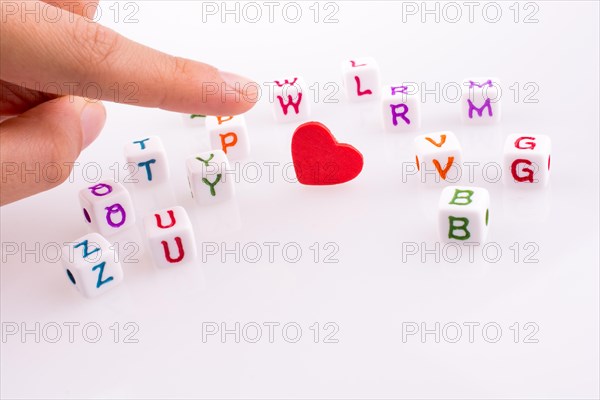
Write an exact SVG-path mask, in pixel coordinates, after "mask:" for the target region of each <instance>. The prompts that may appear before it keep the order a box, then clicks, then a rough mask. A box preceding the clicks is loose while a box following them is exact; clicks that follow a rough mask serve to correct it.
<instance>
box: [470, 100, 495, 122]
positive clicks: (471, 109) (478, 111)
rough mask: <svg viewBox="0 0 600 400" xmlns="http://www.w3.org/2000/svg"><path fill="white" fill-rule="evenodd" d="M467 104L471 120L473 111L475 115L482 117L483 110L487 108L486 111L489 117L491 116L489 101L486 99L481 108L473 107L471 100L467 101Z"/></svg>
mask: <svg viewBox="0 0 600 400" xmlns="http://www.w3.org/2000/svg"><path fill="white" fill-rule="evenodd" d="M467 103H469V118H471V119H472V118H473V110H476V111H477V114H478V115H479V116H480V117H482V116H483V110H484V109H485V108H486V107H487V109H488V114H489V116H490V117H491V116H492V115H493V114H492V105H491V103H490V99H486V100H485V103H483V105H482V106H481V108H477V107H475V105H474V104H473V102H472V101H471V99H467Z"/></svg>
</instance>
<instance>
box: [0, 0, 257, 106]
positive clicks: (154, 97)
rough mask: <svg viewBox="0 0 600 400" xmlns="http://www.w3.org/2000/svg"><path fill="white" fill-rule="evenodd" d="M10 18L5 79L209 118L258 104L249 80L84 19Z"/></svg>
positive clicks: (0, 46)
mask: <svg viewBox="0 0 600 400" xmlns="http://www.w3.org/2000/svg"><path fill="white" fill-rule="evenodd" d="M38 3H41V2H38ZM3 14H4V15H3V23H2V24H1V28H0V34H1V35H2V39H3V40H2V41H0V54H1V55H2V57H0V71H1V72H0V78H1V79H3V80H6V81H10V82H13V83H25V84H26V85H31V86H32V87H35V85H37V86H38V87H45V88H46V87H47V90H45V91H47V92H48V93H53V94H65V89H68V90H69V91H68V94H73V95H76V96H86V97H94V98H99V99H102V100H107V101H116V102H121V103H127V104H134V105H138V106H144V107H158V108H162V109H165V110H171V111H178V112H183V113H194V114H206V115H236V114H240V113H243V112H245V111H247V110H248V109H250V108H251V107H252V106H253V105H254V103H255V102H256V101H257V97H258V90H259V88H258V85H257V84H256V83H255V82H253V81H251V80H249V79H247V78H244V77H242V76H239V75H237V74H232V73H228V72H222V71H219V70H218V69H217V68H215V67H213V66H211V65H208V64H204V63H201V62H196V61H192V60H189V59H185V58H180V57H174V56H171V55H168V54H165V53H162V52H160V51H157V50H154V49H151V48H149V47H147V46H144V45H142V44H140V43H137V42H134V41H132V40H129V39H127V38H125V37H123V36H121V35H119V34H118V33H116V32H114V31H113V30H111V29H108V28H106V27H103V26H101V25H100V24H97V23H95V22H92V21H90V20H87V19H86V18H83V17H81V16H78V15H74V14H70V13H62V14H61V15H60V16H59V17H58V18H57V19H56V20H55V21H53V22H49V21H44V19H43V18H41V19H40V20H39V21H37V22H36V21H33V20H32V19H31V18H29V19H24V20H22V19H21V18H20V17H19V15H18V14H14V15H6V13H3ZM50 83H58V84H59V85H56V84H55V85H51V84H50ZM90 85H92V86H93V87H96V88H97V90H96V91H97V92H98V93H97V96H94V95H93V94H94V93H92V94H90V93H89V91H90V90H89V87H90ZM115 85H118V86H117V87H119V88H121V89H123V88H124V87H125V86H126V85H128V86H129V90H128V93H129V94H130V96H129V97H122V96H121V97H115ZM59 86H60V87H59ZM86 88H87V92H84V91H85V90H86Z"/></svg>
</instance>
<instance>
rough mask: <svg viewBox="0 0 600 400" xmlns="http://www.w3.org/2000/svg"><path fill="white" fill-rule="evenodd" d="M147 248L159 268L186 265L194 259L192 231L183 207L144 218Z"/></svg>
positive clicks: (154, 213)
mask: <svg viewBox="0 0 600 400" xmlns="http://www.w3.org/2000/svg"><path fill="white" fill-rule="evenodd" d="M144 231H145V233H146V238H147V239H148V246H149V247H150V252H151V253H152V257H153V258H154V262H155V263H156V265H157V266H159V267H169V266H173V265H181V264H187V263H189V262H191V261H193V260H194V259H195V258H196V240H195V238H194V229H193V227H192V223H191V221H190V218H189V217H188V215H187V212H186V211H185V209H184V208H183V207H179V206H175V207H171V208H166V209H164V210H159V211H155V212H153V213H152V214H151V215H148V216H147V217H145V218H144Z"/></svg>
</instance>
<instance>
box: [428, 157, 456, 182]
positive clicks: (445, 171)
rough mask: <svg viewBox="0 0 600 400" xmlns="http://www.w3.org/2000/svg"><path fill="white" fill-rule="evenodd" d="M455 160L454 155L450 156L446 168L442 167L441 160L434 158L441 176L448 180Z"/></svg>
mask: <svg viewBox="0 0 600 400" xmlns="http://www.w3.org/2000/svg"><path fill="white" fill-rule="evenodd" d="M453 162H454V157H448V162H447V163H446V168H444V169H442V166H441V165H440V162H439V161H438V160H433V165H435V169H437V171H438V172H439V173H440V178H442V179H443V180H446V175H447V174H448V171H450V168H451V167H452V163H453Z"/></svg>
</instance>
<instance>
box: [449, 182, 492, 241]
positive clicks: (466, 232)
mask: <svg viewBox="0 0 600 400" xmlns="http://www.w3.org/2000/svg"><path fill="white" fill-rule="evenodd" d="M438 213H439V229H440V236H441V238H442V240H443V241H458V242H478V243H483V242H485V239H486V237H487V233H488V226H489V218H490V195H489V193H488V191H487V190H486V189H483V188H479V187H469V186H466V187H463V186H448V187H446V188H444V190H443V191H442V195H441V197H440V202H439V208H438Z"/></svg>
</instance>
